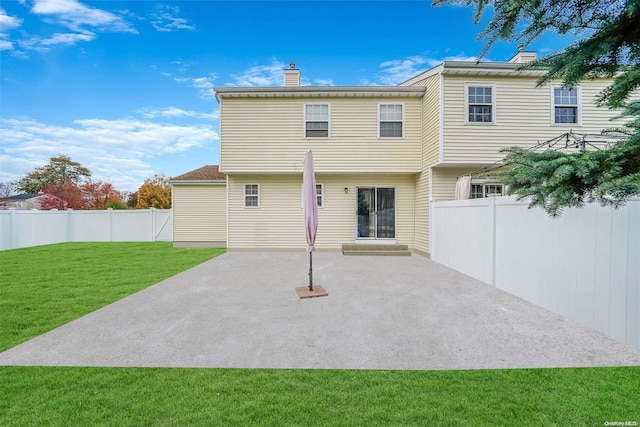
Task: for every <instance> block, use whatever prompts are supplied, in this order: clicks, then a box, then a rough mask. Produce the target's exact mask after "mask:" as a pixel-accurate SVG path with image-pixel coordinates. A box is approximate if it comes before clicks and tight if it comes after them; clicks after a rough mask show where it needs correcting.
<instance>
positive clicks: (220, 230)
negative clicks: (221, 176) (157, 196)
mask: <svg viewBox="0 0 640 427" xmlns="http://www.w3.org/2000/svg"><path fill="white" fill-rule="evenodd" d="M172 194H173V204H172V206H173V242H174V246H202V245H203V244H205V243H206V244H207V245H208V246H221V247H224V246H225V245H226V240H227V210H226V209H227V202H226V197H227V196H226V185H225V184H207V185H202V184H200V185H196V184H190V185H187V184H174V185H173V191H172Z"/></svg>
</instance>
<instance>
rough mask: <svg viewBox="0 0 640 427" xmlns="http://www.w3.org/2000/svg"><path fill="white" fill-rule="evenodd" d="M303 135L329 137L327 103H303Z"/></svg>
mask: <svg viewBox="0 0 640 427" xmlns="http://www.w3.org/2000/svg"><path fill="white" fill-rule="evenodd" d="M304 135H305V136H306V137H307V138H328V137H329V104H305V106H304Z"/></svg>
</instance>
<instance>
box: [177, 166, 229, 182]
mask: <svg viewBox="0 0 640 427" xmlns="http://www.w3.org/2000/svg"><path fill="white" fill-rule="evenodd" d="M226 180H227V175H225V174H224V173H222V172H220V171H219V170H218V165H207V166H203V167H201V168H198V169H195V170H192V171H190V172H187V173H183V174H182V175H178V176H176V177H173V178H171V180H170V181H169V182H171V183H174V184H181V183H194V182H212V181H225V182H226Z"/></svg>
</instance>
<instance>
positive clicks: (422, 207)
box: [414, 170, 429, 255]
mask: <svg viewBox="0 0 640 427" xmlns="http://www.w3.org/2000/svg"><path fill="white" fill-rule="evenodd" d="M414 209H415V221H414V233H415V242H414V247H415V250H416V251H417V252H419V253H421V254H423V255H428V254H429V171H428V170H427V171H425V172H422V173H420V174H418V175H416V176H415V208H414Z"/></svg>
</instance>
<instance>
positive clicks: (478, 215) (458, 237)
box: [431, 199, 494, 283]
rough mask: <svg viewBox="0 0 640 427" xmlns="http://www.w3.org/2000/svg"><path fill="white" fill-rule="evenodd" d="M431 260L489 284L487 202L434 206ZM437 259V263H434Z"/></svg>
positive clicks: (490, 251)
mask: <svg viewBox="0 0 640 427" xmlns="http://www.w3.org/2000/svg"><path fill="white" fill-rule="evenodd" d="M434 207H435V208H434V209H432V210H431V212H432V227H431V258H432V259H434V260H437V261H438V262H439V263H441V264H444V265H447V266H449V267H451V268H453V269H454V270H458V271H462V272H464V274H466V275H469V276H471V277H473V278H476V279H478V280H482V281H483V282H486V283H492V281H493V278H492V276H493V269H492V265H491V260H492V257H493V243H494V240H493V229H491V228H490V227H488V226H487V225H488V224H492V223H493V221H492V219H491V217H490V215H491V211H492V208H491V206H490V205H489V199H474V200H459V201H455V202H437V203H434ZM436 258H437V259H436Z"/></svg>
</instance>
